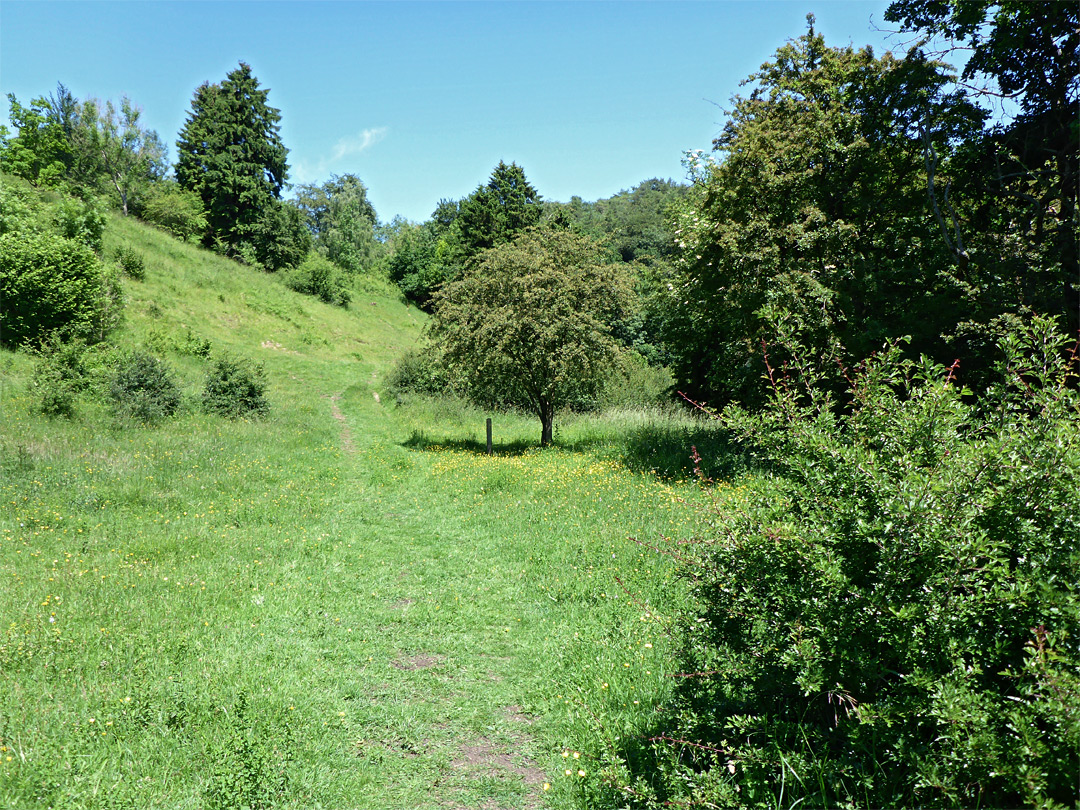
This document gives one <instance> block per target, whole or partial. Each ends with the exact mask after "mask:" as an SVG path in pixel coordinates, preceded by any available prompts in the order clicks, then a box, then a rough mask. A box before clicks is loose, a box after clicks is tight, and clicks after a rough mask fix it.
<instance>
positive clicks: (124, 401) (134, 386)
mask: <svg viewBox="0 0 1080 810" xmlns="http://www.w3.org/2000/svg"><path fill="white" fill-rule="evenodd" d="M107 395H108V398H109V399H110V400H111V401H112V403H113V412H114V413H115V415H116V416H117V417H119V418H121V419H132V420H134V421H137V422H142V423H144V424H153V423H155V422H158V421H161V420H162V419H164V418H166V417H168V416H172V415H173V414H174V413H176V411H177V409H178V408H179V407H180V388H179V386H178V385H177V383H176V381H175V379H174V378H173V373H172V370H171V369H170V368H169V366H168V364H167V363H166V362H165V361H164V360H161V359H159V358H157V357H154V356H153V355H151V354H146V353H145V352H138V351H137V352H132V353H131V354H129V355H127V356H126V357H124V358H123V359H122V360H121V361H120V367H119V368H118V369H117V370H116V372H115V374H113V376H112V378H111V379H110V380H109V386H108V391H107Z"/></svg>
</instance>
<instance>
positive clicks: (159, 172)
mask: <svg viewBox="0 0 1080 810" xmlns="http://www.w3.org/2000/svg"><path fill="white" fill-rule="evenodd" d="M141 117H142V111H141V110H140V109H139V108H138V107H136V106H135V105H134V104H133V103H132V102H131V99H129V98H128V97H127V96H123V97H121V99H120V108H119V110H118V109H117V108H116V107H115V106H114V105H113V103H112V102H111V101H107V102H105V107H104V109H101V108H100V107H99V106H98V104H97V103H96V102H93V101H86V102H83V104H82V120H83V125H82V126H83V131H84V132H85V133H86V135H84V137H86V138H87V140H88V141H89V146H90V148H91V149H92V151H93V153H94V157H95V158H96V162H97V168H98V172H99V173H100V175H101V177H102V178H103V179H104V180H105V181H106V182H107V183H108V184H109V185H111V186H112V188H113V189H114V190H115V191H116V194H117V196H118V197H119V199H120V210H121V211H122V212H123V213H124V216H127V215H128V202H129V199H130V197H131V196H132V195H133V194H134V193H137V191H138V190H140V189H143V188H145V187H146V186H147V185H148V184H149V183H151V182H154V181H157V180H161V179H162V178H163V177H164V176H165V171H166V163H165V144H163V143H162V142H161V138H159V137H158V134H157V133H156V132H155V131H153V130H147V129H144V128H143V126H142V125H141V124H140V123H139V119H140V118H141Z"/></svg>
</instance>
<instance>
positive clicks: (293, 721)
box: [0, 219, 709, 808]
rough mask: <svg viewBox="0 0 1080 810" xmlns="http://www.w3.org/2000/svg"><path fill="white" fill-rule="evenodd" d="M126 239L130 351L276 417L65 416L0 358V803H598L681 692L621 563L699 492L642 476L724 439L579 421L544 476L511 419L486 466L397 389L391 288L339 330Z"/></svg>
mask: <svg viewBox="0 0 1080 810" xmlns="http://www.w3.org/2000/svg"><path fill="white" fill-rule="evenodd" d="M120 242H124V243H127V244H130V245H132V246H134V247H135V248H136V249H138V250H139V251H140V252H141V253H142V254H143V255H144V257H145V259H146V264H147V278H146V280H145V281H144V282H141V283H139V282H127V283H126V290H127V293H128V297H129V302H128V310H127V311H128V320H127V325H126V326H125V329H124V331H123V332H122V333H121V335H120V336H119V338H118V340H119V342H120V343H122V344H125V345H146V344H149V345H153V346H156V347H157V348H158V349H159V350H160V349H164V350H165V351H166V356H167V357H168V359H169V361H170V362H171V363H172V364H173V365H174V367H176V368H177V369H178V372H179V374H180V376H181V377H182V378H183V381H184V386H185V391H186V394H187V397H188V401H189V402H190V403H194V401H195V400H196V398H197V394H198V389H199V386H200V382H201V375H202V374H203V372H204V369H205V366H206V360H205V359H203V358H201V357H198V356H194V355H191V354H186V353H185V352H184V347H185V346H186V345H188V341H189V335H191V336H192V337H195V338H198V339H206V340H209V341H210V342H211V344H212V345H213V347H214V349H215V350H228V351H231V352H234V353H237V354H241V355H244V356H247V357H251V358H254V359H257V360H259V361H261V362H263V363H265V365H266V368H267V372H268V376H269V379H270V383H271V385H270V391H269V398H270V400H271V402H272V410H271V413H270V415H269V416H268V417H267V418H266V419H264V420H262V421H259V422H254V423H251V422H244V421H241V422H229V421H225V420H221V419H217V418H211V417H208V416H205V415H202V414H200V413H199V412H198V411H197V409H196V408H195V407H194V405H193V404H192V405H191V406H190V407H188V408H187V409H186V410H185V411H184V412H183V413H182V414H181V415H180V416H179V417H178V418H176V419H174V420H172V421H170V422H168V423H167V424H164V425H161V426H159V427H157V428H126V429H124V428H121V427H120V426H118V425H116V424H114V423H113V422H112V421H110V418H109V416H108V414H107V413H106V411H105V409H104V407H103V406H102V405H100V404H95V403H92V402H85V403H83V404H82V406H81V413H80V416H79V418H78V419H76V420H75V421H74V422H67V421H49V420H46V419H44V418H43V417H40V416H38V415H36V414H35V413H34V403H33V400H32V396H31V393H30V392H29V390H28V384H27V381H28V379H29V372H30V368H31V361H30V360H29V358H27V357H26V356H25V355H23V354H13V353H9V352H4V353H2V354H0V373H2V377H0V381H2V385H3V388H2V391H0V395H2V401H0V405H2V419H0V469H2V477H0V504H3V508H2V509H0V582H2V583H3V587H2V588H0V619H2V624H3V634H2V635H0V695H2V697H0V806H12V807H47V806H54V807H140V808H143V807H204V806H214V805H215V804H217V805H218V806H223V807H224V806H236V805H238V804H241V803H243V802H247V803H249V804H251V805H253V806H258V805H259V802H263V803H265V804H273V805H274V806H284V807H320V806H321V807H328V808H343V807H372V808H394V807H400V808H406V807H408V808H413V807H452V808H456V807H462V808H465V807H487V808H496V807H498V808H514V807H536V806H541V805H550V806H558V807H562V806H568V805H569V804H571V803H572V801H573V799H574V797H580V795H581V792H580V791H581V786H582V784H583V781H585V780H590V779H596V778H598V775H597V774H595V773H594V772H593V771H592V769H591V765H590V759H589V758H590V754H591V753H594V752H595V751H596V750H597V747H598V746H602V745H607V744H611V745H621V744H622V743H623V742H624V741H625V738H626V737H627V736H628V735H629V736H632V735H633V734H635V733H637V731H638V729H639V726H640V723H641V722H642V719H643V718H645V719H647V716H648V712H647V711H645V710H644V707H646V706H648V705H649V704H650V703H651V702H653V701H655V700H657V699H658V698H659V697H660V696H661V695H662V694H663V693H664V689H665V688H666V683H667V681H668V679H666V678H665V677H664V675H665V669H664V667H665V664H664V646H665V644H666V640H665V636H664V634H663V623H662V621H661V620H658V619H657V618H656V617H655V616H653V615H652V614H650V613H649V610H648V608H646V607H645V606H644V603H645V602H653V603H656V601H657V600H662V599H663V596H662V594H663V592H664V590H665V583H666V580H665V577H666V574H665V572H664V570H663V569H664V566H663V563H662V560H660V559H658V558H656V557H655V556H654V555H652V554H651V553H650V552H648V551H647V550H646V549H644V548H642V547H641V546H640V545H638V544H636V543H634V542H633V541H632V540H631V539H630V538H631V537H640V538H644V539H648V538H655V537H656V536H657V535H658V534H660V533H664V534H669V535H670V534H675V533H678V532H680V531H683V530H684V529H685V527H686V525H687V524H688V522H690V521H691V520H692V513H691V512H690V510H689V509H688V508H687V507H686V506H685V505H684V504H683V503H682V500H683V499H685V498H692V497H693V489H692V488H691V487H689V486H688V485H686V484H678V483H670V482H669V483H665V482H664V481H661V480H659V479H657V478H655V477H654V476H652V475H650V474H648V472H647V471H648V470H650V469H653V468H654V467H657V466H661V467H663V466H664V463H669V462H661V461H658V460H657V458H658V457H657V456H656V452H657V451H659V450H663V449H664V447H663V445H664V443H665V442H666V443H667V444H668V445H673V446H675V447H676V448H678V447H679V446H680V445H681V444H682V443H683V442H684V441H686V442H687V443H689V442H690V441H692V440H696V441H697V442H699V443H700V442H701V441H702V440H708V438H709V437H708V435H706V434H701V433H700V432H699V433H697V434H693V431H694V430H695V428H693V427H692V426H690V425H688V424H687V425H680V426H675V427H671V426H670V425H669V426H667V427H663V428H657V427H656V426H655V425H652V424H651V423H646V422H644V421H642V420H641V419H640V418H638V419H637V420H636V421H635V420H633V419H630V418H629V417H624V418H623V419H622V420H621V421H620V420H608V421H603V420H600V421H597V420H578V421H576V422H573V423H567V424H564V427H563V430H562V433H561V442H562V445H563V447H562V449H556V450H551V451H546V452H543V453H540V452H537V451H533V450H528V449H523V448H527V447H529V446H530V445H531V443H533V442H535V440H536V438H537V437H538V432H539V430H538V425H536V424H534V423H533V422H532V421H531V420H522V419H517V418H513V417H507V416H499V417H497V418H496V444H497V445H498V448H499V449H500V452H499V453H498V454H497V455H496V456H495V457H493V458H488V457H485V456H483V455H481V454H479V453H478V452H476V447H477V440H478V439H479V438H480V437H481V435H482V432H483V418H484V414H482V413H478V412H473V411H470V410H468V409H463V408H461V407H460V406H455V405H452V404H447V403H404V404H396V403H390V402H388V397H386V396H385V395H383V390H382V388H381V381H382V379H383V376H384V375H385V373H386V371H387V369H388V368H389V365H390V363H391V362H392V361H393V359H394V358H395V357H397V356H398V355H399V354H400V353H401V352H402V351H403V350H404V349H405V348H407V347H408V346H410V345H412V344H413V343H414V341H415V340H416V338H417V335H418V334H419V330H420V328H421V326H422V316H421V315H420V314H419V313H417V312H416V311H415V310H412V309H408V308H406V307H405V306H404V305H402V304H401V303H400V302H399V301H398V300H397V298H396V297H395V296H394V295H392V294H391V291H390V290H388V289H381V288H379V287H378V285H372V287H371V288H369V289H368V290H367V291H366V292H361V293H360V294H358V295H356V297H355V300H354V303H353V305H352V307H351V309H350V310H348V311H344V310H341V309H335V308H330V307H326V306H324V305H322V304H320V303H318V302H317V301H315V300H314V299H311V298H305V297H301V296H298V295H295V294H293V293H291V292H289V291H287V290H285V289H284V288H283V287H282V286H280V284H279V283H278V282H276V281H275V280H274V279H273V278H271V277H268V276H266V275H263V274H261V273H258V272H255V271H252V270H249V269H247V268H243V267H240V266H238V265H235V264H233V263H231V262H229V261H226V260H224V259H221V258H220V257H217V256H214V255H212V254H209V253H206V252H203V251H200V250H197V249H195V248H192V247H190V246H187V245H183V244H179V243H177V242H175V241H173V240H172V239H170V238H169V237H167V236H165V235H163V234H161V233H159V232H157V231H155V230H153V229H150V228H147V227H145V226H142V225H141V224H139V223H137V222H134V221H124V220H119V219H114V220H113V221H112V222H111V223H110V228H109V232H108V235H107V249H108V248H112V247H114V246H115V245H116V244H118V243H120ZM380 400H381V401H380ZM679 452H680V453H681V450H680V451H679ZM643 471H646V472H643ZM624 589H625V590H624ZM589 729H591V731H590V730H589ZM596 729H602V730H601V731H600V732H597V731H596ZM564 750H565V751H567V752H568V753H569V756H567V757H565V758H564V756H563V753H564ZM577 751H580V752H582V756H581V758H580V759H576V758H575V756H574V752H577ZM571 765H572V766H573V767H571ZM567 769H569V770H570V771H571V776H570V777H567V776H566V775H565V771H566V770H567ZM579 769H580V770H581V771H584V772H585V773H586V776H585V777H579V776H578V775H577V771H578V770H579ZM545 783H547V784H548V785H549V787H545Z"/></svg>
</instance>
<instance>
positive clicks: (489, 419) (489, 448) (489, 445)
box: [487, 416, 491, 456]
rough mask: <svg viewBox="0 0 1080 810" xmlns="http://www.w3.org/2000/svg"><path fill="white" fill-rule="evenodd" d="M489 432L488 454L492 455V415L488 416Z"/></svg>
mask: <svg viewBox="0 0 1080 810" xmlns="http://www.w3.org/2000/svg"><path fill="white" fill-rule="evenodd" d="M487 434H488V445H487V454H488V455H489V456H490V455H491V417H490V416H489V417H488V420H487Z"/></svg>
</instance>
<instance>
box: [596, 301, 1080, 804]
mask: <svg viewBox="0 0 1080 810" xmlns="http://www.w3.org/2000/svg"><path fill="white" fill-rule="evenodd" d="M1055 330H1056V325H1055V323H1054V322H1053V321H1050V320H1045V319H1040V318H1033V319H1032V320H1031V322H1030V324H1028V325H1026V326H1017V327H1016V328H1014V329H1012V330H1011V331H1010V332H1009V333H1008V334H1006V335H1005V336H1004V338H1003V339H1002V340H1001V343H1000V348H1001V350H1002V354H1003V359H1002V361H1001V364H1000V366H999V368H998V379H999V380H1000V382H999V383H997V384H996V385H994V386H993V387H992V388H991V389H989V390H987V391H984V392H981V393H980V396H979V397H977V398H976V397H973V396H972V395H971V392H969V391H965V390H962V389H960V388H959V387H958V386H957V385H956V384H955V382H954V379H953V378H954V374H953V372H954V369H948V368H944V367H942V366H939V365H935V364H934V363H931V362H929V361H927V360H925V359H924V360H923V361H921V362H913V361H906V360H903V359H901V352H900V350H899V349H898V348H897V347H896V346H890V347H888V348H886V349H885V350H884V351H883V352H882V353H880V354H879V355H877V356H875V357H873V358H872V359H870V360H869V361H867V362H866V363H865V364H864V365H863V366H862V367H861V368H859V369H857V370H856V371H855V372H854V373H853V374H851V375H850V379H849V380H848V396H847V398H846V401H843V402H836V401H833V399H832V398H831V397H830V395H829V394H827V393H822V392H824V391H828V390H829V386H826V385H823V384H822V382H823V381H822V380H821V378H820V375H818V374H815V373H814V372H812V371H811V370H810V366H809V365H807V366H805V367H802V368H800V363H799V360H798V358H799V350H798V347H797V345H795V344H794V343H793V342H791V341H789V345H788V348H789V351H790V355H789V356H791V357H794V358H795V360H794V361H793V362H792V364H791V365H790V366H789V367H787V368H785V369H770V371H769V376H770V380H771V401H770V404H769V407H768V408H767V409H766V410H764V411H763V412H760V413H750V412H747V411H744V410H741V409H739V408H737V407H731V408H728V409H727V410H725V411H724V412H723V414H721V415H720V416H719V418H720V419H721V420H722V421H723V422H724V423H725V425H726V426H727V427H728V428H729V429H730V430H732V431H733V432H734V433H735V434H736V435H737V436H738V437H739V438H740V440H741V442H742V443H743V445H744V447H745V448H747V449H748V450H749V451H750V452H751V453H752V454H753V455H754V456H756V458H757V460H758V463H759V464H760V468H761V470H763V473H762V475H761V476H760V477H759V478H757V479H756V482H755V483H754V484H751V485H748V486H747V487H745V488H742V487H732V486H730V485H719V486H717V487H710V488H709V491H710V493H711V500H710V503H711V505H710V506H709V507H708V508H707V509H706V511H705V514H703V516H702V517H703V524H702V529H701V533H700V535H699V536H698V537H696V538H693V539H694V540H695V541H696V542H690V543H685V544H683V545H680V546H679V548H678V552H677V554H675V559H676V560H678V565H679V566H680V568H681V570H682V573H683V576H684V579H685V581H686V582H687V583H688V585H689V589H690V595H691V605H692V607H691V608H690V609H689V610H688V611H687V612H686V613H685V614H684V615H683V616H682V617H681V619H680V621H679V626H680V627H681V628H682V630H681V632H680V638H681V640H682V644H681V647H682V650H683V653H682V662H681V664H682V667H683V668H684V670H683V671H684V673H685V674H686V675H687V677H684V678H680V679H678V681H679V684H680V686H679V688H678V689H677V690H676V699H675V701H674V703H673V705H672V706H671V707H669V710H668V711H666V712H665V713H664V714H663V715H662V716H663V717H665V718H666V720H665V721H664V722H663V723H662V724H661V725H660V726H659V727H658V728H657V729H656V730H655V732H654V733H652V734H649V735H645V736H646V737H647V738H648V742H641V741H639V743H640V746H639V747H638V748H636V749H634V750H631V749H630V748H627V749H626V750H625V751H623V752H621V753H620V757H621V760H620V757H617V758H616V763H615V770H614V771H613V773H619V772H621V773H622V774H623V777H622V784H621V791H620V792H621V794H622V797H623V800H625V798H626V797H631V798H632V799H633V800H634V801H636V802H638V803H640V804H645V805H651V804H653V803H656V804H658V805H659V804H665V803H669V802H670V803H674V804H680V805H681V803H684V802H687V801H689V802H691V803H702V804H703V805H705V806H736V805H738V806H768V807H777V806H781V805H783V806H785V807H789V806H795V804H798V803H800V802H804V803H805V806H833V805H842V806H847V805H849V804H853V805H856V806H868V807H889V806H893V807H897V806H908V807H911V806H920V807H975V806H979V807H1018V806H1031V807H1043V808H1053V807H1063V806H1074V805H1075V802H1076V798H1077V789H1078V784H1080V647H1078V644H1080V585H1078V583H1080V508H1078V495H1077V493H1080V394H1078V391H1077V382H1078V363H1077V353H1076V348H1075V346H1073V348H1071V349H1069V348H1068V347H1069V344H1070V343H1071V339H1066V338H1065V337H1063V336H1062V335H1061V334H1059V333H1058V332H1056V331H1055ZM789 337H790V336H789ZM800 372H802V373H800ZM834 390H835V389H834ZM641 746H644V747H645V749H646V754H645V755H644V756H646V759H645V760H642V759H641V757H642V756H643V753H642V748H641ZM635 758H636V759H635ZM635 761H636V762H642V761H648V762H649V763H650V765H649V766H648V767H639V766H635V765H634V762H635ZM635 767H636V769H637V772H636V774H635V773H634V770H635ZM635 797H636V798H635Z"/></svg>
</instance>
